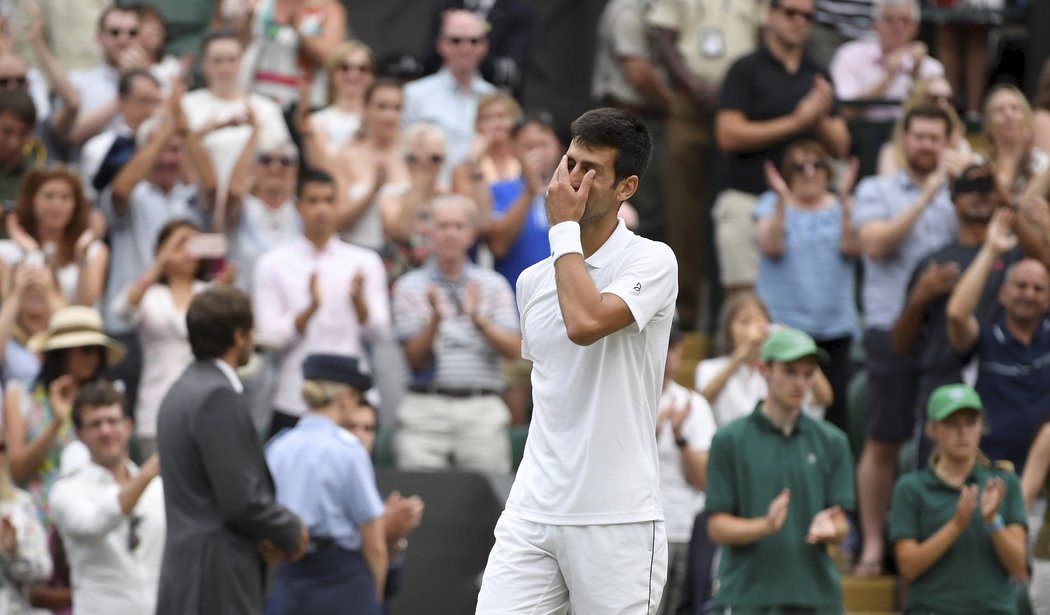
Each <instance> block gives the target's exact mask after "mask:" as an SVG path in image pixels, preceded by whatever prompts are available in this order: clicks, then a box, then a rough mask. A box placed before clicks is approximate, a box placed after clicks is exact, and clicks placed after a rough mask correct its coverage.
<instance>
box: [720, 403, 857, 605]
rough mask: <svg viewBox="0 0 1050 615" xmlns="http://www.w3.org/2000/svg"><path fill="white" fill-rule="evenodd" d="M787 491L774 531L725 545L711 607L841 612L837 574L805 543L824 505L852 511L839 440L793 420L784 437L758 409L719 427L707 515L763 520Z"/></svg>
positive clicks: (803, 419)
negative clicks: (753, 539)
mask: <svg viewBox="0 0 1050 615" xmlns="http://www.w3.org/2000/svg"><path fill="white" fill-rule="evenodd" d="M784 487H787V488H788V489H790V490H791V501H790V504H789V505H788V515H787V520H786V521H785V522H784V526H783V527H782V528H780V531H779V532H777V533H776V534H773V535H771V536H767V537H766V538H763V539H762V540H759V541H758V542H755V543H752V544H749V545H745V546H728V545H727V546H725V547H723V549H722V565H721V568H720V569H719V572H718V580H719V588H718V595H717V596H716V597H715V605H716V606H720V607H727V606H729V607H745V608H754V607H770V606H784V607H802V608H812V609H818V610H821V611H824V610H831V611H835V612H841V611H842V588H841V587H840V585H839V573H838V571H837V570H836V569H835V565H834V563H833V562H832V561H831V558H830V557H829V556H828V553H827V549H826V548H825V546H824V545H810V544H806V534H807V533H808V532H809V525H810V523H811V522H812V521H813V517H814V516H815V515H816V514H817V513H818V512H820V511H821V510H824V509H825V508H828V507H830V506H835V505H838V506H841V507H842V509H843V510H844V511H850V510H853V508H854V502H855V496H854V491H853V462H852V459H851V458H850V452H849V444H848V442H847V440H846V435H845V434H844V433H842V431H841V430H839V429H838V428H837V427H835V426H833V425H831V424H830V423H824V422H822V421H815V420H813V419H811V418H809V417H807V416H805V415H803V416H800V417H799V419H798V423H797V424H796V426H795V429H794V431H792V433H791V435H789V436H785V435H784V433H783V432H782V431H781V430H780V428H779V427H777V426H776V425H774V424H773V423H772V422H771V421H770V420H769V419H768V418H767V417H766V416H765V415H764V414H762V412H761V404H759V405H758V406H757V407H756V408H755V411H754V412H752V413H751V415H750V416H746V417H742V418H740V419H737V420H735V421H733V422H732V423H729V424H728V425H726V426H725V427H722V428H721V429H719V430H718V433H716V434H715V437H714V440H713V441H712V442H711V452H710V458H709V462H708V469H707V503H706V509H707V512H708V514H709V515H710V514H714V513H727V514H730V515H733V516H736V517H742V518H745V519H750V518H755V517H764V516H765V515H766V512H767V511H768V509H769V503H770V502H772V501H773V498H775V497H776V496H777V495H778V494H779V493H780V491H781V490H782V489H783V488H784Z"/></svg>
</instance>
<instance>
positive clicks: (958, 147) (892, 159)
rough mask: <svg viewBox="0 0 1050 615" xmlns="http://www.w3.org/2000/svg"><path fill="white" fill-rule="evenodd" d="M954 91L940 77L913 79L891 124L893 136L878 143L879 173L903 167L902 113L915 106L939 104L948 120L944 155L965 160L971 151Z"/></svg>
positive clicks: (890, 173) (906, 112) (888, 173)
mask: <svg viewBox="0 0 1050 615" xmlns="http://www.w3.org/2000/svg"><path fill="white" fill-rule="evenodd" d="M954 100H955V94H954V93H953V92H952V84H950V83H948V80H947V79H945V78H944V77H933V78H932V79H922V80H920V81H917V82H915V85H914V86H913V87H912V89H911V93H910V94H909V95H908V99H907V100H906V101H904V104H903V105H901V116H900V118H898V119H897V121H896V123H895V124H894V126H893V137H892V138H891V139H890V140H889V141H888V142H886V143H884V144H883V145H882V149H881V150H880V151H879V171H878V172H879V175H893V174H894V173H896V172H897V171H899V170H901V169H902V168H904V164H905V160H904V148H903V147H902V143H901V142H902V137H903V136H904V116H906V115H908V112H909V111H911V110H912V109H915V108H917V107H929V106H933V107H939V108H941V109H944V112H945V113H947V114H948V117H950V118H951V120H952V136H951V138H950V139H949V140H948V146H947V148H946V150H945V156H948V157H956V158H958V159H960V160H969V159H970V158H971V156H972V153H973V150H972V148H971V147H970V142H969V141H968V140H967V139H966V125H965V124H963V123H962V120H960V119H959V114H958V113H956V112H955V103H954V102H953V101H954Z"/></svg>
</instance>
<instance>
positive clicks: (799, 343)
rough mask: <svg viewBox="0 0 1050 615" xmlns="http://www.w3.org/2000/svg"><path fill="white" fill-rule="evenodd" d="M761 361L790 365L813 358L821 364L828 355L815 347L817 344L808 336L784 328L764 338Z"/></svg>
mask: <svg viewBox="0 0 1050 615" xmlns="http://www.w3.org/2000/svg"><path fill="white" fill-rule="evenodd" d="M761 356H762V360H763V361H780V362H781V363H790V362H792V361H797V360H799V359H802V358H805V357H814V358H816V359H817V360H818V361H820V362H821V363H823V362H826V361H827V360H828V353H826V352H824V349H822V348H819V347H817V343H816V342H814V341H813V338H812V337H810V336H809V335H807V334H805V333H803V332H802V331H799V330H798V329H791V328H789V327H784V328H782V329H779V330H777V331H774V332H773V333H770V334H769V336H768V337H766V341H765V342H763V343H762V355H761Z"/></svg>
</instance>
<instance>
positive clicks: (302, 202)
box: [252, 169, 390, 436]
mask: <svg viewBox="0 0 1050 615" xmlns="http://www.w3.org/2000/svg"><path fill="white" fill-rule="evenodd" d="M296 198H297V201H298V202H297V204H296V208H297V209H298V211H299V216H300V217H301V218H302V224H303V232H302V235H301V236H300V237H299V238H298V239H296V240H295V241H292V242H289V243H286V244H283V245H280V246H278V247H276V248H274V249H272V250H270V251H269V252H267V253H265V254H263V255H262V256H261V257H260V258H259V259H258V261H256V266H255V272H254V282H253V284H252V288H253V291H254V296H253V297H252V299H253V303H254V311H255V316H256V318H257V322H258V339H259V341H260V342H261V343H264V344H267V345H269V346H270V347H272V348H274V349H275V350H276V351H277V353H278V354H277V364H278V370H279V374H278V376H277V379H278V380H277V392H276V394H275V395H274V399H273V401H272V404H273V405H272V408H273V413H272V421H271V425H270V435H271V436H272V435H274V434H276V433H277V432H278V431H280V430H281V429H284V428H286V427H292V426H294V425H295V423H296V422H297V421H298V420H299V417H300V416H301V415H302V414H303V412H305V411H306V404H305V403H304V402H303V399H302V395H301V392H302V370H301V367H302V361H303V358H304V357H306V356H307V355H309V354H312V353H319V352H323V353H338V354H343V355H347V356H352V357H355V358H357V360H358V361H359V362H360V364H361V365H362V366H363V369H367V368H368V366H369V365H370V362H369V360H368V357H367V355H366V348H367V343H368V342H370V341H373V340H376V339H380V338H381V337H382V335H384V334H385V333H386V331H387V330H388V329H389V327H390V304H389V299H388V295H387V280H386V276H385V275H384V272H383V263H382V261H381V260H380V258H379V255H377V254H376V253H375V252H373V251H371V250H368V249H366V248H361V247H359V246H354V245H351V244H348V243H346V242H344V241H342V240H341V239H339V237H338V235H337V234H336V226H335V225H336V215H337V208H336V184H335V181H334V180H333V179H332V177H331V176H330V175H328V174H327V173H324V172H322V171H317V170H312V169H304V170H303V171H300V173H299V184H298V188H297V192H296Z"/></svg>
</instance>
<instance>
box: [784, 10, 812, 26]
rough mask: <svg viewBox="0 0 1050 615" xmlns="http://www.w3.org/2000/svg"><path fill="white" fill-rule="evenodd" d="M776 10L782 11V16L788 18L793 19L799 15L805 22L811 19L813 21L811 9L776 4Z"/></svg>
mask: <svg viewBox="0 0 1050 615" xmlns="http://www.w3.org/2000/svg"><path fill="white" fill-rule="evenodd" d="M777 10H778V11H780V12H781V13H783V14H784V17H787V18H788V19H795V18H796V17H801V18H802V19H803V20H804V21H805V22H806V23H810V22H811V21H813V11H803V10H800V9H792V8H785V7H783V6H778V7H777Z"/></svg>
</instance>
